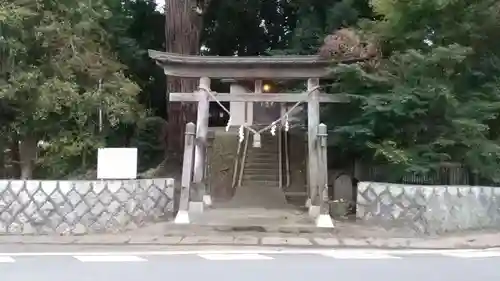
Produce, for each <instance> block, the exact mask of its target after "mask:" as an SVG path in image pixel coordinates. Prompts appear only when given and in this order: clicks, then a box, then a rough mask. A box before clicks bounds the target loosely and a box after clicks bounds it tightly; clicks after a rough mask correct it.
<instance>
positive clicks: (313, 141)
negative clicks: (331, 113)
mask: <svg viewBox="0 0 500 281" xmlns="http://www.w3.org/2000/svg"><path fill="white" fill-rule="evenodd" d="M318 86H319V79H318V78H309V79H308V80H307V90H309V91H310V90H312V89H314V88H316V87H318ZM319 113H320V112H319V93H318V91H314V92H312V93H311V98H310V99H309V102H308V103H307V146H308V157H309V167H308V172H309V183H308V185H309V198H310V199H311V206H309V214H310V215H312V216H316V215H317V214H315V211H314V208H316V207H317V206H319V204H318V203H319V202H318V183H319V182H318V176H319V174H318V169H319V167H318V166H319V161H318V146H317V138H318V126H319V122H320V121H319Z"/></svg>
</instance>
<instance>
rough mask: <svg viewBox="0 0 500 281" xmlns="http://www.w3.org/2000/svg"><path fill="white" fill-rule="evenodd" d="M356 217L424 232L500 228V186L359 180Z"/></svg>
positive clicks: (388, 226)
mask: <svg viewBox="0 0 500 281" xmlns="http://www.w3.org/2000/svg"><path fill="white" fill-rule="evenodd" d="M356 216H357V217H358V219H360V220H363V221H365V222H371V223H374V224H377V225H382V226H385V227H387V228H391V227H404V228H407V229H412V230H414V231H416V232H418V233H425V234H440V233H446V232H455V231H462V230H471V229H500V188H495V187H483V186H442V185H430V186H425V185H402V184H391V183H376V182H360V183H359V184H358V193H357V210H356Z"/></svg>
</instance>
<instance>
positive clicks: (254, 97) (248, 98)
mask: <svg viewBox="0 0 500 281" xmlns="http://www.w3.org/2000/svg"><path fill="white" fill-rule="evenodd" d="M213 95H214V96H215V97H216V98H217V100H218V101H220V102H231V101H233V102H299V101H302V100H308V99H310V95H309V97H308V94H307V93H297V94H295V93H264V94H261V93H244V94H230V93H213ZM316 95H317V99H318V102H320V103H346V102H349V98H348V97H346V96H344V95H336V94H316ZM201 99H203V95H202V94H200V93H170V95H169V101H171V102H175V101H183V102H197V101H200V100H201ZM210 101H215V99H214V98H213V97H211V96H210Z"/></svg>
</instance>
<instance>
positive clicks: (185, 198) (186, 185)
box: [174, 122, 195, 224]
mask: <svg viewBox="0 0 500 281" xmlns="http://www.w3.org/2000/svg"><path fill="white" fill-rule="evenodd" d="M194 136H195V125H194V124H193V123H192V122H189V123H187V124H186V133H185V136H184V159H183V162H182V180H181V198H180V200H179V211H178V212H177V215H176V216H175V221H174V222H175V223H176V224H188V223H189V222H190V221H189V201H190V200H189V198H190V192H191V190H190V189H191V175H192V173H193V151H194V142H195V139H194Z"/></svg>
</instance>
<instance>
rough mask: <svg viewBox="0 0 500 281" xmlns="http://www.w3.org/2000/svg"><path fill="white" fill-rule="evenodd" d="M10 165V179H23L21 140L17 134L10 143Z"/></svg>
mask: <svg viewBox="0 0 500 281" xmlns="http://www.w3.org/2000/svg"><path fill="white" fill-rule="evenodd" d="M9 158H10V163H11V167H12V168H11V171H10V174H9V178H16V179H18V178H20V177H21V160H20V158H21V157H20V156H19V138H18V135H17V134H13V135H12V141H11V142H10V157H9Z"/></svg>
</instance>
